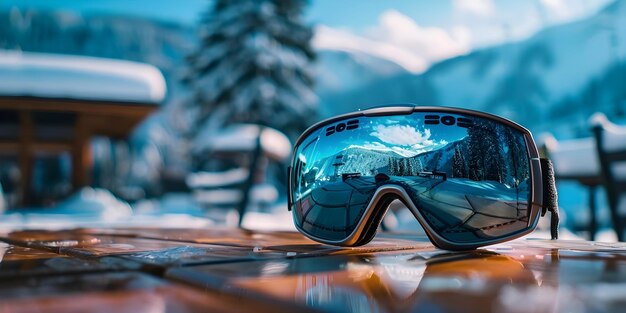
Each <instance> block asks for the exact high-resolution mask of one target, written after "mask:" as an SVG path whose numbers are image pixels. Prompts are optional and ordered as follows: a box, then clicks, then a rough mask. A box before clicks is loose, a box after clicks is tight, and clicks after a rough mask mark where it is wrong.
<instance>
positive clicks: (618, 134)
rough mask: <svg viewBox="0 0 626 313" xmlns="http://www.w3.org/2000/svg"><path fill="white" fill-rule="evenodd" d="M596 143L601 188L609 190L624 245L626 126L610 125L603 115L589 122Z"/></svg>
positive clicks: (610, 203)
mask: <svg viewBox="0 0 626 313" xmlns="http://www.w3.org/2000/svg"><path fill="white" fill-rule="evenodd" d="M590 124H591V127H592V130H593V134H594V137H595V139H596V151H597V156H598V159H599V161H600V170H601V175H602V184H603V185H604V189H605V190H606V195H607V201H608V205H609V211H610V214H611V220H612V222H613V228H614V229H615V232H616V233H617V239H618V240H619V241H624V239H625V237H624V236H625V235H626V234H624V227H625V225H626V199H624V198H626V126H618V125H616V124H613V123H612V122H610V121H609V120H608V119H607V118H606V116H605V115H604V114H602V113H596V114H594V115H593V116H592V118H591V119H590Z"/></svg>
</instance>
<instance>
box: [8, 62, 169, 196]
mask: <svg viewBox="0 0 626 313" xmlns="http://www.w3.org/2000/svg"><path fill="white" fill-rule="evenodd" d="M164 97H165V81H164V79H163V76H162V75H161V73H160V72H159V70H158V69H156V68H154V67H152V66H150V65H146V64H139V63H134V62H128V61H120V60H109V59H100V58H90V57H77V56H65V55H50V54H39V53H21V52H9V51H4V52H0V155H4V156H7V155H9V156H11V155H13V156H16V157H17V163H18V167H19V172H20V175H19V176H20V180H19V185H18V191H17V194H18V195H19V196H20V197H21V201H19V202H20V203H21V204H29V199H30V196H29V192H30V190H31V183H32V180H33V177H32V176H33V166H34V165H33V164H34V159H35V158H36V156H37V155H41V154H59V153H69V155H70V156H71V182H72V188H73V189H77V188H80V187H82V186H86V185H88V184H89V180H90V177H89V172H90V168H91V151H90V139H91V138H92V137H93V136H107V137H112V138H118V139H121V138H126V137H127V136H128V135H129V133H130V132H131V131H132V130H133V128H134V127H135V126H136V125H137V124H138V123H139V122H141V121H142V120H143V119H144V118H146V116H148V115H149V114H150V113H151V112H153V111H154V110H156V109H157V108H158V105H159V104H160V103H161V102H162V101H163V99H164Z"/></svg>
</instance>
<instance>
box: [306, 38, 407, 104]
mask: <svg viewBox="0 0 626 313" xmlns="http://www.w3.org/2000/svg"><path fill="white" fill-rule="evenodd" d="M315 70H316V75H317V76H316V78H317V80H316V89H317V92H318V94H320V95H321V96H324V95H326V94H329V93H336V92H338V91H341V90H349V89H354V88H357V87H362V86H364V85H366V84H368V83H371V82H373V81H377V80H380V79H382V78H388V77H392V76H396V75H398V74H401V73H407V71H406V70H405V69H404V68H403V67H402V66H400V65H398V64H397V63H394V62H393V61H390V60H386V59H383V58H380V57H377V56H374V55H371V54H366V53H362V52H352V51H350V52H348V51H341V50H330V49H324V50H318V55H317V63H316V66H315Z"/></svg>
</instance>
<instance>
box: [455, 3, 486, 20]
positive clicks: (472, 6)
mask: <svg viewBox="0 0 626 313" xmlns="http://www.w3.org/2000/svg"><path fill="white" fill-rule="evenodd" d="M452 7H453V8H454V10H455V11H457V12H459V13H461V14H468V15H475V16H480V17H486V16H492V15H494V13H495V11H496V10H495V6H494V4H493V1H492V0H452Z"/></svg>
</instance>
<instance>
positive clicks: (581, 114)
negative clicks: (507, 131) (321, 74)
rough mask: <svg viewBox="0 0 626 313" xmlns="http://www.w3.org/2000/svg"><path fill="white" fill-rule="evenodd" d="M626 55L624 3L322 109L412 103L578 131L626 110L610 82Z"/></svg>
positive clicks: (385, 82) (386, 81) (339, 96)
mask: <svg viewBox="0 0 626 313" xmlns="http://www.w3.org/2000/svg"><path fill="white" fill-rule="evenodd" d="M625 57H626V0H619V1H616V2H614V3H612V4H610V5H609V6H607V7H606V8H605V9H604V10H602V11H600V12H599V13H598V14H596V15H594V16H591V17H589V18H587V19H584V20H581V21H577V22H573V23H569V24H564V25H559V26H555V27H552V28H548V29H545V30H543V31H541V32H539V33H537V34H536V35H534V36H533V37H531V38H529V39H527V40H524V41H521V42H516V43H510V44H505V45H501V46H496V47H491V48H486V49H482V50H478V51H475V52H472V53H470V54H468V55H465V56H460V57H456V58H452V59H449V60H445V61H443V62H440V63H438V64H435V65H434V66H432V67H431V68H430V69H429V70H428V71H426V72H425V73H423V74H421V75H412V74H409V73H400V74H397V75H394V76H393V77H388V78H382V79H379V80H376V81H373V82H371V83H369V84H367V85H365V86H363V87H360V88H355V89H352V90H348V91H344V92H339V93H336V94H333V95H328V96H327V97H325V98H323V99H322V101H323V102H324V103H322V105H325V106H329V107H331V108H333V109H334V110H333V112H332V113H333V114H335V113H341V112H345V111H351V110H354V109H357V108H363V107H367V106H369V105H373V104H381V103H399V102H412V103H417V104H422V105H445V106H456V107H465V108H472V109H479V110H486V111H489V112H493V113H496V114H500V115H504V116H507V117H510V118H513V119H515V120H518V121H520V122H521V123H523V124H525V125H528V126H530V127H532V128H533V129H542V128H543V127H542V126H545V125H547V124H548V122H550V124H551V126H552V127H554V121H555V120H563V122H568V123H569V124H570V127H571V123H572V122H579V123H582V124H584V123H585V121H586V118H587V116H589V114H590V113H592V112H594V111H604V112H606V113H608V114H609V115H611V114H613V113H615V112H614V111H616V110H618V108H619V106H626V104H625V103H621V104H619V103H618V102H617V101H618V98H619V97H622V99H626V97H624V96H625V95H624V92H623V91H622V90H623V89H624V88H623V86H620V85H619V83H617V84H615V83H614V84H613V85H610V82H611V80H608V79H606V76H607V75H613V76H612V77H613V78H614V76H615V75H616V72H617V73H619V72H620V69H622V68H621V67H619V68H617V69H616V67H617V66H618V63H619V62H620V60H622V61H621V62H622V63H623V62H624V61H623V60H624V58H625ZM611 73H612V74H611ZM622 73H623V71H622ZM618 75H619V74H618ZM621 76H622V78H623V79H622V81H626V74H621ZM613 81H614V80H613ZM604 82H608V83H609V85H606V84H604ZM594 84H595V85H594ZM622 84H623V82H622ZM594 88H595V89H594ZM590 89H594V90H590ZM331 104H332V105H331ZM616 108H617V109H616ZM564 128H567V127H566V126H564ZM563 131H565V129H564V130H563Z"/></svg>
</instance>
